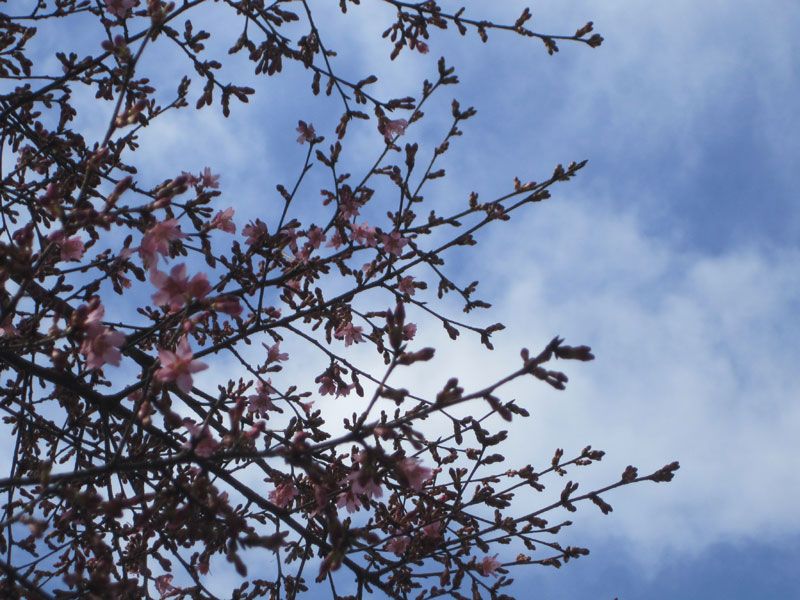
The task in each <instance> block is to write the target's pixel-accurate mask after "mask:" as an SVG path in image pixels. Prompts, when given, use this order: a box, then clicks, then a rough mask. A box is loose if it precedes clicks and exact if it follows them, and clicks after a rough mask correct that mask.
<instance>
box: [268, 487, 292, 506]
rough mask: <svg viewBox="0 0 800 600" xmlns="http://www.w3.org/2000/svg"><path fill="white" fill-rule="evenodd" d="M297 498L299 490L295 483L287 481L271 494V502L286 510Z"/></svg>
mask: <svg viewBox="0 0 800 600" xmlns="http://www.w3.org/2000/svg"><path fill="white" fill-rule="evenodd" d="M295 496H297V488H296V487H295V485H294V483H292V482H291V481H287V482H286V483H281V484H279V485H277V486H276V487H275V489H274V490H272V491H271V492H270V493H269V501H270V502H272V503H273V504H274V505H276V506H279V507H280V508H286V507H287V506H289V504H291V502H292V500H294V498H295Z"/></svg>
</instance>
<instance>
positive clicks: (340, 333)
mask: <svg viewBox="0 0 800 600" xmlns="http://www.w3.org/2000/svg"><path fill="white" fill-rule="evenodd" d="M363 332H364V328H363V327H361V326H359V325H353V324H352V323H346V324H345V325H342V326H341V327H339V328H338V329H337V330H336V333H334V334H333V336H334V337H335V338H336V339H337V340H342V339H343V340H344V345H345V346H349V345H350V344H352V343H356V344H357V343H359V342H363V341H364V336H363V335H362V333H363Z"/></svg>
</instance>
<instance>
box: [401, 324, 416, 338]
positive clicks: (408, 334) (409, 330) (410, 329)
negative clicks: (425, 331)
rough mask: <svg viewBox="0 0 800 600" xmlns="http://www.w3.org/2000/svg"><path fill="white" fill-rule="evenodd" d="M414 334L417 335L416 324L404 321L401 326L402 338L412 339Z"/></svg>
mask: <svg viewBox="0 0 800 600" xmlns="http://www.w3.org/2000/svg"><path fill="white" fill-rule="evenodd" d="M415 335H417V326H416V325H415V324H414V323H406V324H405V325H404V326H403V339H404V340H413V339H414V336H415Z"/></svg>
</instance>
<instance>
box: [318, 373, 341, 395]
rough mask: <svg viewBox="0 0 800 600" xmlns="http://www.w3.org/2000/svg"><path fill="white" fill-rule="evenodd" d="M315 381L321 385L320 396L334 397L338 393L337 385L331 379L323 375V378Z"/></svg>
mask: <svg viewBox="0 0 800 600" xmlns="http://www.w3.org/2000/svg"><path fill="white" fill-rule="evenodd" d="M315 381H316V382H317V383H319V384H321V385H320V386H319V393H320V395H322V396H325V395H327V394H331V395H333V394H335V393H336V383H335V382H334V381H333V379H331V378H330V377H328V376H326V375H323V376H321V377H317V379H316V380H315Z"/></svg>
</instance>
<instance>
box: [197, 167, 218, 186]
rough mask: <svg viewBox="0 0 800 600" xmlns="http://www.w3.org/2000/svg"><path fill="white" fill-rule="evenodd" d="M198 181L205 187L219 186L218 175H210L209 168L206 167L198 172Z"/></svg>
mask: <svg viewBox="0 0 800 600" xmlns="http://www.w3.org/2000/svg"><path fill="white" fill-rule="evenodd" d="M200 183H201V184H202V185H203V186H204V187H207V188H215V189H216V188H218V187H219V175H212V174H211V168H210V167H206V168H204V169H203V172H202V173H200Z"/></svg>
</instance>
